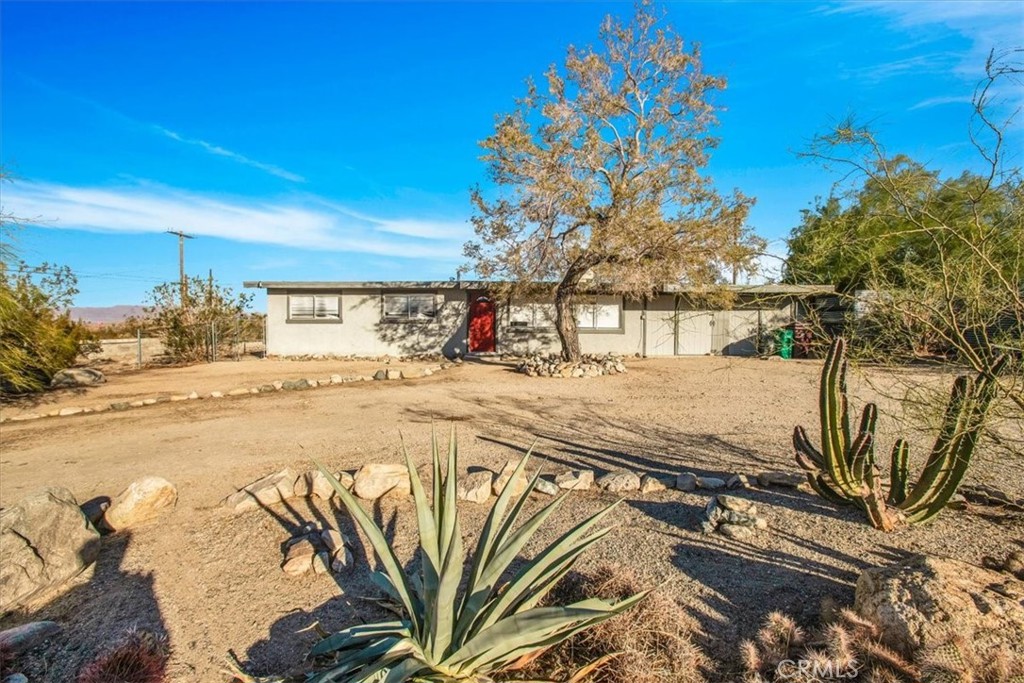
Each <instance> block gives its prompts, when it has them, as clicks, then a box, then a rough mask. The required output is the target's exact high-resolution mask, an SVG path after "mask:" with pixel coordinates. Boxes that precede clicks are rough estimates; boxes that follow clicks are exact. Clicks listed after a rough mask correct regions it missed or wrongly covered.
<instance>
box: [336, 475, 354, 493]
mask: <svg viewBox="0 0 1024 683" xmlns="http://www.w3.org/2000/svg"><path fill="white" fill-rule="evenodd" d="M334 478H335V479H337V480H338V483H339V484H341V485H342V487H344V488H345V490H347V491H351V490H352V485H353V484H355V483H356V478H355V476H354V475H353V474H352V473H351V472H336V473H335V475H334Z"/></svg>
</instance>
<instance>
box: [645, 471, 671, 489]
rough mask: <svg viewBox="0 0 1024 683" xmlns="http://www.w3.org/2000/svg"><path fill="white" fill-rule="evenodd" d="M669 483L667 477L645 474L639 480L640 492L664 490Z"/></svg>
mask: <svg viewBox="0 0 1024 683" xmlns="http://www.w3.org/2000/svg"><path fill="white" fill-rule="evenodd" d="M670 483H671V482H670V481H669V480H668V479H665V478H662V477H656V476H654V475H653V474H645V475H644V477H643V479H641V480H640V493H654V492H655V491H664V490H666V489H667V488H668V487H669V484H670Z"/></svg>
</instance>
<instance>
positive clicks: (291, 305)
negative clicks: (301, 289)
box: [288, 294, 341, 322]
mask: <svg viewBox="0 0 1024 683" xmlns="http://www.w3.org/2000/svg"><path fill="white" fill-rule="evenodd" d="M288 319H289V320H324V321H335V322H341V297H339V296H338V295H337V294H298V295H297V294H292V295H289V296H288Z"/></svg>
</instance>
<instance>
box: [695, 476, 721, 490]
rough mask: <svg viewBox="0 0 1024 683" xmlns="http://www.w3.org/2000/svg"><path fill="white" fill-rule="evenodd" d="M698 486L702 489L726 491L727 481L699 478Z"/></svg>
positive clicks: (714, 478) (715, 478)
mask: <svg viewBox="0 0 1024 683" xmlns="http://www.w3.org/2000/svg"><path fill="white" fill-rule="evenodd" d="M697 486H699V487H700V488H702V489H724V488H725V479H718V478H717V477H697Z"/></svg>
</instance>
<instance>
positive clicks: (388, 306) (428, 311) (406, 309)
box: [384, 294, 437, 322]
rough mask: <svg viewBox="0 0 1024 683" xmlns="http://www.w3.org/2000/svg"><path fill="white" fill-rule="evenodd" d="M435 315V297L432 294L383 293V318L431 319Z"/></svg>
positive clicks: (391, 319)
mask: <svg viewBox="0 0 1024 683" xmlns="http://www.w3.org/2000/svg"><path fill="white" fill-rule="evenodd" d="M436 317H437V297H435V296H434V295H433V294H385V295H384V320H386V321H389V322H401V321H408V320H420V321H424V320H433V319H434V318H436Z"/></svg>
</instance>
